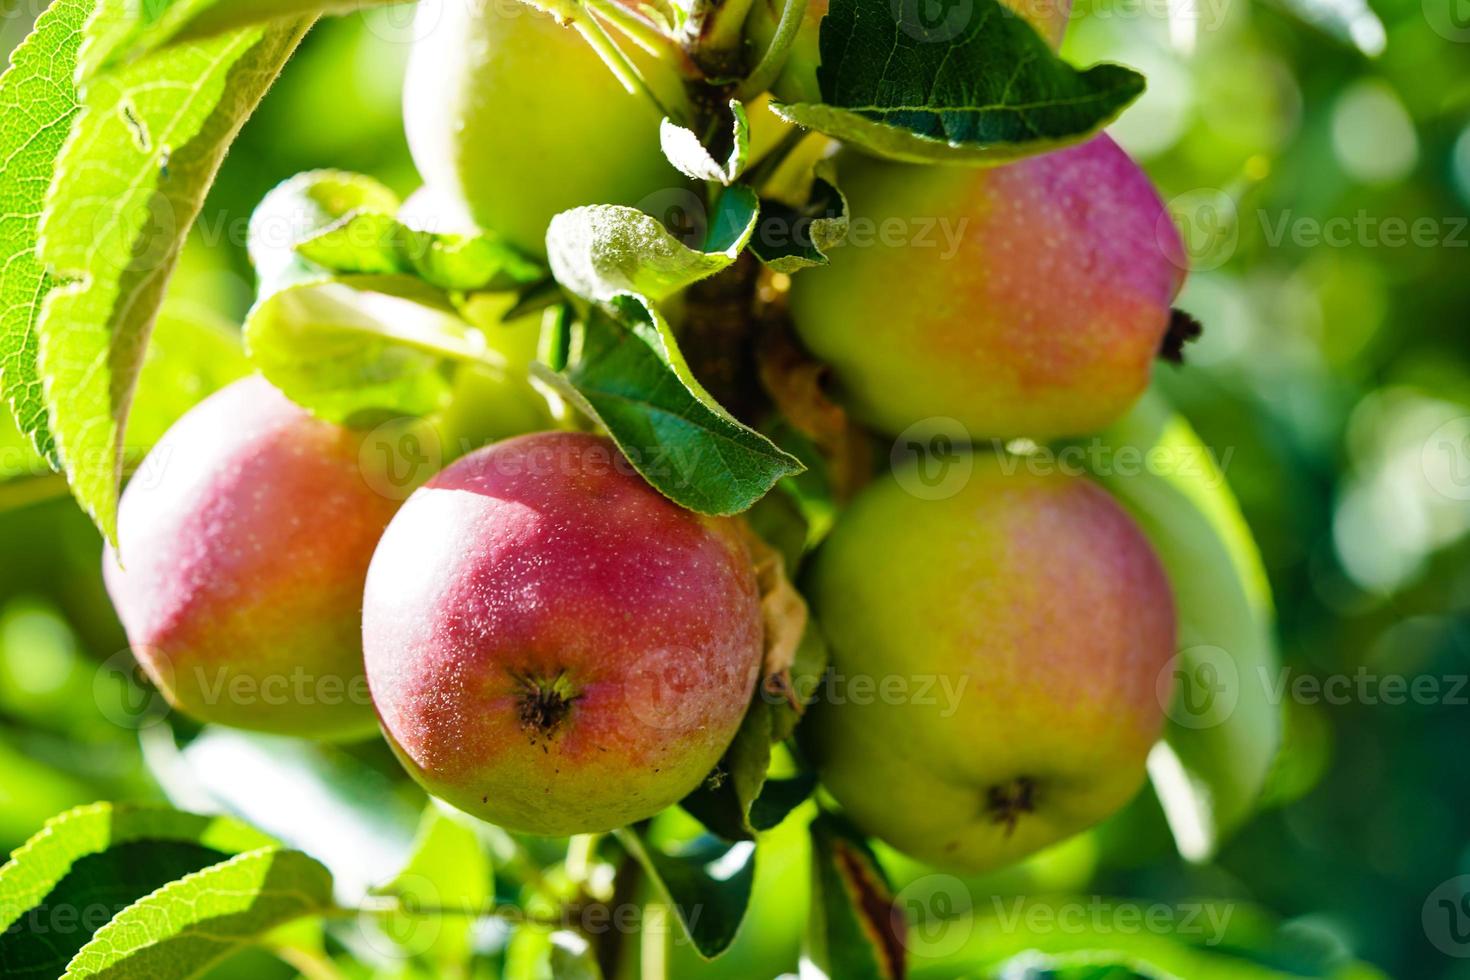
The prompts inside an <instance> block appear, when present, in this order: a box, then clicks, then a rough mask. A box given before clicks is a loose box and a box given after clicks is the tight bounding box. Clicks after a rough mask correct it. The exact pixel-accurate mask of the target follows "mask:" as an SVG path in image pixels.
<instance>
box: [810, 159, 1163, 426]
mask: <svg viewBox="0 0 1470 980" xmlns="http://www.w3.org/2000/svg"><path fill="white" fill-rule="evenodd" d="M839 169H840V175H841V178H842V184H841V186H842V190H843V192H844V193H845V194H846V195H847V198H848V202H849V205H850V211H851V215H852V219H853V221H854V222H855V223H856V222H863V223H865V225H866V226H867V227H868V228H870V229H874V230H875V232H876V233H875V234H872V235H870V236H869V238H870V241H868V242H865V243H863V244H854V243H852V242H851V241H849V243H847V244H845V245H844V246H843V247H841V248H838V249H835V250H834V251H833V253H832V255H831V259H832V261H831V264H830V265H828V266H825V267H820V268H814V269H810V270H807V271H805V272H802V273H801V274H800V275H798V276H795V277H794V278H793V279H792V286H791V297H790V299H791V315H792V319H793V322H794V323H795V325H796V328H797V332H798V333H799V334H800V335H801V337H802V339H803V341H805V343H806V344H807V346H808V347H810V348H811V350H812V351H813V352H814V353H815V354H816V355H817V356H818V357H820V358H822V359H823V360H826V361H827V362H829V363H830V364H831V365H832V366H833V369H834V372H835V374H836V377H837V380H838V383H839V388H840V390H841V393H842V395H843V397H844V399H845V400H846V402H847V403H848V404H849V406H850V407H851V409H852V410H853V412H854V413H855V414H856V415H857V416H858V417H859V418H861V419H862V420H863V421H865V422H867V423H868V424H869V425H871V426H873V427H874V428H877V429H880V430H882V431H884V432H886V433H889V434H896V433H899V432H902V431H903V430H905V429H906V428H908V427H909V426H910V425H913V424H915V423H917V422H919V421H921V420H925V419H933V418H952V419H955V420H957V421H958V422H959V423H960V424H961V425H962V426H963V427H964V428H965V429H966V430H967V431H968V432H969V433H970V435H971V436H973V437H975V438H980V439H988V438H1010V437H1015V436H1029V437H1032V438H1037V439H1050V438H1054V437H1058V436H1068V435H1079V434H1084V433H1090V432H1095V431H1098V430H1100V429H1102V428H1105V427H1106V426H1107V425H1109V424H1110V423H1112V422H1114V421H1116V420H1117V419H1118V418H1120V417H1121V416H1122V415H1123V414H1124V413H1125V412H1126V411H1127V410H1128V408H1129V407H1130V406H1132V404H1133V403H1134V402H1135V401H1136V400H1137V399H1138V397H1139V396H1140V395H1141V394H1142V393H1143V391H1144V389H1145V388H1146V387H1147V386H1148V381H1149V376H1150V372H1151V370H1152V365H1153V361H1154V359H1155V357H1156V356H1157V355H1158V352H1159V347H1160V344H1161V343H1162V341H1163V339H1164V336H1165V334H1166V332H1167V331H1168V328H1169V325H1170V321H1171V315H1172V314H1171V305H1172V303H1173V300H1174V297H1175V296H1176V295H1177V294H1178V292H1179V289H1180V287H1181V286H1182V285H1183V281H1184V269H1185V266H1186V262H1185V259H1184V250H1183V247H1182V245H1181V243H1180V241H1179V238H1178V234H1177V232H1176V231H1175V229H1174V226H1173V224H1172V223H1171V222H1170V219H1169V218H1168V216H1167V213H1166V212H1165V210H1164V204H1163V202H1162V201H1161V200H1159V196H1158V194H1157V193H1156V192H1155V190H1154V188H1153V185H1152V184H1151V183H1150V182H1149V180H1148V177H1147V176H1146V175H1145V174H1144V173H1143V171H1142V170H1140V169H1139V167H1138V166H1137V165H1136V164H1135V163H1134V162H1133V161H1132V160H1131V159H1129V157H1128V155H1127V154H1126V153H1124V152H1123V151H1122V150H1121V149H1120V148H1119V147H1118V146H1117V144H1115V143H1114V142H1113V141H1112V140H1111V139H1109V138H1108V137H1107V136H1096V137H1094V138H1093V139H1091V140H1089V141H1088V142H1086V143H1083V144H1081V145H1078V146H1074V147H1069V148H1067V149H1063V150H1058V151H1056V152H1053V153H1047V154H1045V155H1042V156H1037V157H1030V158H1027V159H1025V160H1021V161H1018V162H1016V163H1011V164H1007V165H1005V166H1000V167H993V168H971V167H952V166H922V167H920V166H915V165H911V164H901V163H894V162H890V161H880V160H877V159H874V158H871V157H864V156H861V155H858V154H855V153H848V154H846V155H845V156H844V157H843V159H842V161H841V164H840V168H839ZM926 228H927V229H928V230H929V234H928V236H927V238H926V239H922V240H921V238H920V235H921V233H922V232H923V230H924V229H926ZM884 229H901V230H900V231H898V232H897V234H893V233H891V232H888V231H884ZM946 230H947V231H946ZM951 239H952V240H951Z"/></svg>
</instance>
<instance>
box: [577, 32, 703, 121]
mask: <svg viewBox="0 0 1470 980" xmlns="http://www.w3.org/2000/svg"><path fill="white" fill-rule="evenodd" d="M572 27H573V28H575V29H576V31H577V33H578V34H580V35H582V38H583V40H585V41H586V42H587V43H588V44H590V45H591V46H592V50H593V51H596V52H597V56H598V57H599V58H601V59H602V63H603V64H605V65H607V67H608V70H609V71H611V72H612V73H613V75H614V76H615V77H616V78H617V80H618V81H619V82H620V83H622V86H623V88H625V89H627V91H628V94H629V95H642V96H643V97H644V98H646V99H648V100H649V101H650V102H652V103H653V105H654V107H655V108H656V109H658V111H659V112H660V113H661V114H662V115H665V116H668V117H669V118H670V119H672V120H673V121H674V122H676V123H681V124H682V123H683V122H684V121H685V118H686V115H687V113H686V112H685V111H684V110H683V108H682V107H670V106H668V105H666V104H665V103H664V100H663V99H662V98H660V97H659V95H658V93H657V92H655V91H654V90H653V89H652V88H650V87H649V85H648V82H647V80H645V79H644V77H643V74H642V73H641V72H640V71H639V70H638V67H637V66H636V65H634V64H633V62H632V61H630V60H628V56H627V55H626V54H624V53H623V49H622V48H620V47H618V45H617V42H616V41H614V40H613V39H612V37H611V36H610V35H609V34H608V33H607V31H606V30H605V29H604V28H603V26H602V22H601V21H599V20H598V19H597V18H596V17H593V16H587V17H578V18H577V19H576V20H574V21H573V22H572Z"/></svg>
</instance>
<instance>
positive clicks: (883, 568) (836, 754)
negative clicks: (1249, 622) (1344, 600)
mask: <svg viewBox="0 0 1470 980" xmlns="http://www.w3.org/2000/svg"><path fill="white" fill-rule="evenodd" d="M1014 465H1015V466H1017V467H1019V468H1018V469H1016V470H1014V471H1012V472H1010V473H1007V471H1006V470H1005V469H1003V468H1002V466H1001V464H1000V462H999V461H998V460H997V459H996V458H995V457H993V456H981V457H976V458H975V460H974V470H973V472H972V473H971V475H970V478H969V481H968V482H967V483H966V485H965V486H964V488H963V489H962V490H960V491H959V492H958V493H956V494H954V495H953V496H950V497H947V498H944V499H920V498H919V497H916V496H914V495H912V494H910V493H909V492H908V490H906V489H905V486H914V484H913V483H911V482H909V480H910V478H911V477H913V476H914V474H913V473H912V472H904V471H902V470H901V471H899V473H898V474H897V476H895V475H894V474H889V475H887V476H885V477H884V478H882V479H881V480H879V481H878V482H876V483H873V484H871V485H870V486H869V487H867V488H866V489H865V490H864V491H863V493H862V494H860V495H859V497H858V498H857V500H856V501H855V502H854V505H853V507H852V508H851V510H850V511H849V512H848V513H846V514H845V515H843V517H842V518H841V519H839V521H838V523H837V526H836V528H835V529H834V531H833V533H832V535H831V537H830V538H829V539H828V541H827V542H826V543H825V544H824V545H823V547H822V549H821V550H820V551H819V552H818V555H817V557H816V559H815V565H814V567H813V568H812V570H811V574H810V576H809V580H808V582H807V595H808V597H809V598H810V599H811V601H812V605H813V608H814V610H815V613H816V616H817V618H818V621H819V622H820V624H821V626H822V629H823V632H824V633H825V634H826V636H827V639H828V641H829V643H830V646H831V656H832V669H833V671H834V672H835V674H834V680H833V686H832V687H830V688H829V689H828V693H827V694H826V696H824V697H822V698H819V700H818V703H817V704H816V705H815V706H814V707H813V708H812V710H811V712H810V714H809V716H808V718H807V720H806V722H805V723H804V724H803V726H802V729H801V732H802V734H803V737H804V744H805V746H806V748H807V749H808V751H809V752H810V754H811V757H812V759H813V761H814V762H815V763H816V764H817V766H818V767H819V770H820V772H821V778H822V782H823V784H824V785H825V786H826V787H827V788H828V789H829V790H830V791H831V792H832V794H833V795H834V796H835V797H836V798H837V799H838V800H839V801H840V802H841V803H842V806H843V807H844V809H845V810H846V811H847V813H848V814H849V815H850V816H851V817H852V818H853V819H854V821H856V823H857V824H858V825H859V826H861V827H862V828H863V829H864V830H865V831H867V832H868V833H870V834H872V835H874V836H877V837H879V838H881V839H883V840H884V841H887V842H888V843H889V844H891V845H892V846H893V847H895V848H897V849H898V850H901V851H904V852H905V853H907V854H910V855H912V856H913V857H916V858H918V859H920V860H922V861H926V862H928V863H930V864H933V865H936V866H939V867H944V868H950V869H954V870H957V871H963V872H979V871H985V870H988V869H991V868H995V867H998V866H1001V865H1004V864H1008V863H1010V862H1013V861H1015V860H1017V859H1019V858H1022V857H1024V856H1026V855H1027V854H1030V853H1032V852H1034V851H1036V850H1039V849H1040V848H1043V847H1045V846H1047V845H1049V844H1052V843H1054V842H1056V841H1059V840H1061V839H1063V838H1066V837H1069V836H1071V835H1073V834H1075V833H1077V832H1079V831H1081V830H1083V829H1085V828H1087V827H1089V826H1091V825H1093V824H1095V823H1097V822H1099V821H1101V820H1102V819H1103V818H1105V817H1107V816H1108V815H1110V814H1111V813H1113V812H1114V811H1116V810H1117V809H1118V808H1120V807H1121V806H1122V805H1123V804H1124V803H1126V802H1127V801H1128V800H1129V799H1130V798H1131V797H1132V796H1133V795H1134V793H1135V792H1136V791H1137V789H1138V788H1139V786H1140V784H1141V783H1142V782H1143V779H1144V763H1145V760H1146V757H1147V755H1148V752H1149V749H1150V747H1151V746H1152V745H1153V744H1154V742H1155V741H1156V740H1157V739H1158V737H1159V733H1160V731H1161V728H1162V725H1163V720H1164V714H1163V708H1162V706H1161V704H1160V703H1159V700H1158V696H1157V693H1156V687H1155V685H1156V682H1157V678H1158V675H1159V673H1160V671H1161V670H1163V669H1164V668H1165V666H1166V665H1167V664H1168V663H1169V661H1170V658H1171V657H1172V656H1173V654H1174V644H1175V616H1174V603H1173V597H1172V594H1171V591H1170V588H1169V584H1168V581H1167V580H1166V578H1165V573H1164V571H1163V569H1162V566H1161V565H1160V563H1159V560H1158V558H1157V557H1156V556H1155V555H1154V552H1153V550H1152V548H1151V546H1150V545H1149V543H1148V541H1147V540H1146V539H1145V537H1144V536H1143V533H1142V532H1141V531H1140V530H1139V529H1138V528H1137V526H1135V525H1134V523H1133V521H1132V519H1131V518H1130V517H1129V516H1128V515H1127V514H1126V513H1125V512H1124V510H1123V509H1122V508H1121V507H1120V506H1119V505H1118V504H1117V503H1115V502H1114V501H1113V500H1112V498H1111V497H1109V496H1108V495H1107V494H1106V493H1105V492H1104V491H1103V490H1102V489H1101V488H1099V487H1098V486H1096V485H1095V484H1093V483H1091V482H1089V481H1087V480H1085V479H1083V478H1081V477H1074V476H1065V475H1060V474H1053V475H1046V476H1042V475H1033V474H1030V473H1027V472H1025V469H1024V464H1023V463H1020V462H1016V463H1015V464H1014ZM859 677H865V678H870V679H871V682H863V683H867V684H869V687H868V690H869V691H870V692H872V691H878V692H881V691H882V689H883V688H882V685H883V682H884V680H885V679H886V678H895V677H896V678H902V679H903V681H904V684H905V685H906V688H907V691H908V692H909V694H910V695H911V696H909V697H901V696H889V697H887V698H884V697H881V696H879V695H877V694H871V693H870V695H864V696H860V691H861V689H860V688H859V687H857V686H855V685H854V684H853V679H854V678H859ZM844 678H845V680H843V679H844ZM839 681H840V682H841V683H842V684H843V685H844V686H843V687H837V686H836V684H837V683H839ZM931 681H932V688H929V689H927V691H928V693H927V695H926V694H925V690H926V689H925V688H924V687H923V685H924V684H928V683H930V682H931ZM889 683H890V685H895V684H897V682H896V681H889ZM946 684H947V685H948V688H946V687H945V685H946ZM961 685H963V687H961ZM844 690H845V691H847V692H848V693H847V694H846V695H844V694H843V691H844ZM946 690H947V691H949V692H953V693H951V694H947V693H945V692H946Z"/></svg>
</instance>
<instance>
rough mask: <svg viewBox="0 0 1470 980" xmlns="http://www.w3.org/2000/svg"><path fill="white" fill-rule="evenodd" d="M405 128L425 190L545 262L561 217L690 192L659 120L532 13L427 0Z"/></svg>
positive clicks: (407, 92)
mask: <svg viewBox="0 0 1470 980" xmlns="http://www.w3.org/2000/svg"><path fill="white" fill-rule="evenodd" d="M415 23H416V25H417V33H416V37H417V40H416V41H415V42H414V46H413V51H412V54H411V55H410V58H409V63H408V70H407V76H406V78H405V81H404V113H403V115H404V125H405V128H406V131H407V135H408V145H409V149H410V151H411V152H412V154H413V159H414V163H415V164H416V165H417V167H418V170H419V173H420V174H421V175H422V176H423V178H424V180H425V182H426V183H427V184H429V185H430V186H432V187H435V188H436V189H437V190H439V191H440V192H442V193H447V194H451V195H453V196H455V197H457V198H459V199H460V200H462V201H463V202H464V204H465V205H466V207H467V209H468V211H469V213H470V214H471V216H472V217H473V218H474V220H475V222H476V224H478V225H479V226H480V227H481V228H485V229H487V230H489V231H493V232H495V233H497V234H499V235H501V236H503V237H504V238H505V239H506V240H507V241H509V242H511V243H512V244H514V245H516V246H518V247H519V248H521V249H523V250H525V251H526V252H527V253H529V254H532V255H538V256H544V255H545V254H546V227H547V225H548V224H550V223H551V219H552V217H553V216H554V215H556V214H558V213H559V212H562V211H567V210H570V209H571V208H575V207H580V206H582V205H585V204H623V205H636V204H638V202H640V201H642V200H643V199H644V198H646V197H648V196H649V195H650V194H653V193H655V192H656V191H660V190H664V189H666V188H677V187H683V186H684V181H683V179H682V178H681V177H680V175H679V173H678V172H677V171H676V170H674V168H673V167H672V166H671V165H670V164H669V163H668V161H667V160H666V159H665V158H664V155H663V151H662V149H661V148H660V146H659V131H658V128H659V118H660V117H659V113H658V112H657V110H656V109H655V108H654V107H653V105H652V104H651V103H650V102H649V101H648V100H646V99H644V98H643V97H641V96H636V95H630V94H629V93H628V92H627V91H625V90H624V89H623V87H622V86H621V84H619V82H618V80H617V79H616V78H615V77H614V76H613V74H612V72H611V71H609V70H608V68H607V66H606V65H604V64H603V63H602V61H601V60H600V59H599V58H598V56H597V54H596V53H595V52H594V51H593V50H592V48H591V47H590V46H589V45H588V44H587V42H586V41H584V40H583V39H582V37H581V36H580V35H579V34H577V32H576V31H575V30H573V29H571V28H569V27H561V26H559V25H558V24H557V23H556V21H554V20H553V19H552V18H551V17H550V15H548V14H544V13H541V12H540V11H538V10H536V9H534V8H533V7H531V6H529V5H526V4H510V5H508V4H506V3H504V2H495V0H423V2H421V3H420V5H419V11H418V14H417V20H416V22H415Z"/></svg>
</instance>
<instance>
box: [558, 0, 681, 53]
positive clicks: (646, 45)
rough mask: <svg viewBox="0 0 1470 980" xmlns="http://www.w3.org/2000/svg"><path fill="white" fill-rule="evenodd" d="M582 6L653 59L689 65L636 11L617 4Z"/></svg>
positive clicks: (613, 0) (604, 1) (612, 0)
mask: <svg viewBox="0 0 1470 980" xmlns="http://www.w3.org/2000/svg"><path fill="white" fill-rule="evenodd" d="M582 2H583V3H584V4H585V5H586V7H587V9H588V10H591V11H592V12H593V13H594V14H596V15H597V16H598V17H601V18H602V19H603V20H605V21H607V22H608V23H609V24H611V25H612V26H613V27H615V28H617V29H618V30H619V31H620V32H622V34H623V35H624V36H625V37H627V38H628V40H630V41H632V42H633V43H634V44H636V45H638V46H639V47H640V48H642V49H643V50H644V51H647V52H648V53H649V54H651V55H653V56H654V57H655V58H662V59H665V60H669V61H673V62H676V63H678V62H684V61H688V57H687V56H686V55H685V54H684V49H683V48H681V47H680V46H679V43H678V42H677V41H675V40H674V39H673V38H671V37H669V36H668V35H667V34H665V33H664V32H663V31H662V30H660V29H659V27H658V25H657V24H655V23H653V22H652V21H651V20H649V19H648V18H647V17H644V16H643V15H642V14H640V13H639V12H638V11H636V10H633V9H631V8H629V7H626V6H624V5H623V4H621V3H618V2H617V0H582ZM691 67H692V65H691Z"/></svg>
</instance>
